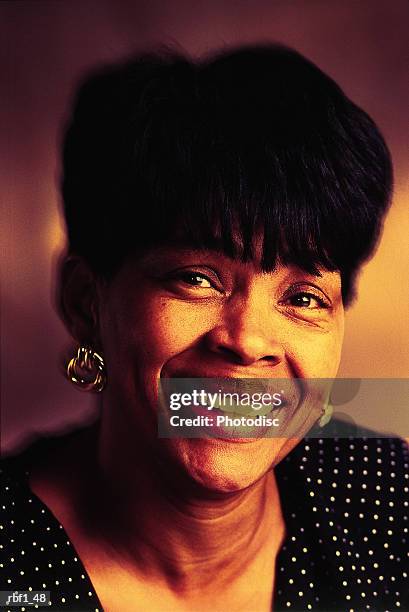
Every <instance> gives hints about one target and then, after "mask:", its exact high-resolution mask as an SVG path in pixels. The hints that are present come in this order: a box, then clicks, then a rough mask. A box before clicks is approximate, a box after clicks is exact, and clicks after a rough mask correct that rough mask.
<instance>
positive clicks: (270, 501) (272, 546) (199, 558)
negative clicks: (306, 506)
mask: <svg viewBox="0 0 409 612" xmlns="http://www.w3.org/2000/svg"><path fill="white" fill-rule="evenodd" d="M108 431H109V432H110V433H109V435H108V433H107V429H104V426H102V427H101V431H100V436H99V441H98V445H99V452H98V456H99V465H98V472H99V474H100V479H99V480H98V481H97V482H96V483H95V493H94V495H93V498H94V508H95V512H92V509H91V513H90V514H89V515H88V518H89V520H88V521H87V523H88V524H87V525H86V528H87V530H88V531H89V530H90V529H92V530H93V531H94V532H95V536H96V537H98V538H99V537H101V536H102V534H103V537H104V539H105V540H106V541H107V543H108V549H109V556H110V558H111V559H112V557H117V558H118V560H120V562H121V564H122V565H124V560H125V564H126V565H127V566H128V567H129V568H132V571H135V568H136V572H137V573H142V574H144V575H145V576H149V577H151V578H152V577H154V578H155V580H156V581H161V582H163V583H164V584H168V585H172V589H173V590H175V589H176V590H178V591H180V592H200V591H202V590H203V589H204V588H205V587H206V586H207V585H208V583H209V577H212V588H218V589H220V588H223V587H225V586H226V585H228V584H231V583H232V581H234V580H235V579H236V578H238V577H243V576H245V575H246V572H248V571H250V570H251V569H252V568H253V569H254V567H255V566H257V567H259V568H260V562H261V560H262V559H264V560H266V559H267V562H268V563H269V564H270V563H273V560H274V558H275V555H276V554H277V552H278V549H279V547H280V545H281V542H282V539H283V536H284V524H283V519H282V515H281V508H280V500H279V494H278V489H277V483H276V480H275V477H274V473H273V472H272V471H270V472H269V473H268V474H266V475H265V476H264V477H263V478H261V479H260V480H259V481H258V482H256V483H254V484H253V485H251V486H250V487H248V488H246V489H244V490H241V491H238V492H234V493H215V492H213V491H208V490H205V489H203V488H200V487H198V486H197V485H195V484H194V483H189V482H187V481H184V482H181V481H178V480H176V479H175V478H174V477H172V476H171V475H170V473H169V472H168V471H165V470H164V469H163V468H161V466H159V465H158V463H157V461H156V460H155V454H154V452H152V450H151V449H148V448H146V447H145V448H140V447H139V448H138V451H137V450H135V444H133V445H130V444H126V443H125V441H126V437H125V438H124V436H116V435H115V436H113V435H112V430H108ZM115 440H121V444H120V445H118V444H116V443H115ZM130 449H132V450H130ZM130 483H131V485H130ZM89 497H90V496H89V483H88V484H87V498H88V499H89ZM101 508H105V509H106V512H105V515H103V516H102V517H101ZM264 550H266V551H267V555H263V554H262V553H263V551H264ZM260 569H261V568H260ZM269 570H270V573H271V568H269Z"/></svg>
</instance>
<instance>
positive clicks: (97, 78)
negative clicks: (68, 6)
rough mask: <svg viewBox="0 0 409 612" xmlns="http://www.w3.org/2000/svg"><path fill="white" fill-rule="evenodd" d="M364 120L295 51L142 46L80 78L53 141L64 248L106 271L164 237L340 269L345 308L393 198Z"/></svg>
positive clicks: (382, 154) (387, 169) (385, 166)
mask: <svg viewBox="0 0 409 612" xmlns="http://www.w3.org/2000/svg"><path fill="white" fill-rule="evenodd" d="M391 188H392V164H391V158H390V153H389V151H388V148H387V146H386V144H385V142H384V140H383V138H382V135H381V134H380V132H379V130H378V128H377V127H376V125H375V123H374V122H373V121H372V119H371V118H370V117H369V116H368V115H367V114H366V113H365V112H364V111H363V110H362V109H360V108H359V107H358V106H357V105H355V104H354V103H353V102H352V101H351V100H349V99H348V98H347V97H346V95H345V94H344V93H343V92H342V90H341V89H340V87H339V86H338V85H337V84H336V83H335V82H334V81H333V80H332V79H331V78H329V77H328V76H327V75H325V74H324V73H323V72H322V71H321V70H320V69H319V68H317V67H316V66H315V65H314V64H313V63H312V62H310V61H309V60H307V59H305V58H304V57H303V56H302V55H300V54H299V53H298V52H296V51H294V50H292V49H288V48H287V47H283V46H281V45H276V44H271V45H263V46H253V47H242V48H238V49H233V50H225V51H223V52H221V53H218V54H216V55H212V56H210V57H206V58H204V59H200V60H193V59H192V58H189V57H187V56H185V55H182V54H179V53H171V52H166V53H163V52H159V53H153V54H152V53H150V54H146V55H140V56H138V57H135V58H132V59H130V60H129V59H128V60H126V61H124V62H123V63H120V64H118V63H117V64H114V65H112V66H109V67H105V68H104V69H102V70H98V71H97V72H94V73H93V74H91V76H88V78H87V79H86V80H85V81H84V82H83V84H82V86H81V88H80V89H79V93H78V96H77V100H76V104H75V107H74V111H73V114H72V118H71V122H70V124H69V127H68V129H67V132H66V135H65V140H64V146H63V181H62V194H63V201H64V212H65V218H66V223H67V229H68V239H69V251H70V252H72V253H76V254H79V255H82V256H83V257H84V258H85V259H86V260H87V261H88V262H89V264H90V265H91V267H92V268H93V269H94V270H95V272H96V273H98V274H101V275H103V276H105V277H109V276H110V275H112V274H114V273H115V271H116V270H117V269H118V267H119V266H120V264H121V262H122V261H123V260H124V258H125V257H127V256H128V255H130V254H137V253H138V252H143V251H145V250H146V249H148V248H149V247H151V246H155V245H159V244H163V243H166V242H172V241H175V242H177V241H186V242H188V243H190V244H195V245H197V246H199V247H200V246H203V247H213V245H214V244H216V243H217V245H218V246H219V247H220V248H222V250H223V251H224V252H225V253H226V254H227V255H230V256H232V257H238V258H240V259H242V260H243V261H248V260H249V259H251V258H252V256H253V242H254V237H255V235H256V234H257V235H259V236H261V237H262V239H263V248H262V261H261V264H262V268H263V270H265V271H270V270H273V269H274V267H275V266H276V265H277V262H278V261H281V262H283V263H294V264H296V265H298V266H299V267H301V268H303V269H305V270H306V271H308V272H313V273H316V272H317V271H318V266H322V267H324V268H326V269H328V270H339V271H340V273H341V278H342V294H343V299H344V303H345V304H347V303H348V302H349V301H350V300H351V297H352V296H353V293H354V279H355V275H356V272H357V270H358V269H359V266H360V265H361V264H362V262H363V261H365V260H366V259H367V258H368V257H369V256H370V255H371V254H372V252H373V250H374V248H375V246H376V243H377V240H378V237H379V234H380V230H381V227H382V220H383V217H384V214H385V212H386V210H387V208H388V204H389V202H390V195H391Z"/></svg>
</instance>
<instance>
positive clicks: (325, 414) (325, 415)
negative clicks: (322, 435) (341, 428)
mask: <svg viewBox="0 0 409 612" xmlns="http://www.w3.org/2000/svg"><path fill="white" fill-rule="evenodd" d="M333 411H334V409H333V407H332V406H331V404H330V403H329V401H328V402H327V403H326V404H325V406H323V408H322V412H321V417H320V419H319V421H318V425H319V426H320V427H325V425H328V423H329V422H330V420H331V417H332V413H333Z"/></svg>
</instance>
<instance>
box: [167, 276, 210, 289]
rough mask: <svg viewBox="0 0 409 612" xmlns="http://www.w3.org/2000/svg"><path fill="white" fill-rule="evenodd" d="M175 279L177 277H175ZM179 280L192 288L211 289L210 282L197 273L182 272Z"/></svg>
mask: <svg viewBox="0 0 409 612" xmlns="http://www.w3.org/2000/svg"><path fill="white" fill-rule="evenodd" d="M175 278H177V277H175ZM179 279H180V280H181V281H183V282H184V283H186V284H187V285H191V286H192V287H199V288H200V289H211V288H212V287H213V285H212V283H211V281H210V280H209V279H208V278H207V276H204V275H203V274H198V273H197V272H184V273H181V274H180V275H179Z"/></svg>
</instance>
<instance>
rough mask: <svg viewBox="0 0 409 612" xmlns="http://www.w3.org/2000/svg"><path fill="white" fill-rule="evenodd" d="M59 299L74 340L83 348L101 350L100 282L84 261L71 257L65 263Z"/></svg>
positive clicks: (61, 269)
mask: <svg viewBox="0 0 409 612" xmlns="http://www.w3.org/2000/svg"><path fill="white" fill-rule="evenodd" d="M57 299H58V310H59V314H60V316H61V318H62V320H63V322H64V324H65V326H66V328H67V330H68V331H69V332H70V334H71V336H72V337H73V338H74V339H75V340H76V341H77V342H78V343H79V344H89V345H91V346H92V347H93V348H95V349H98V347H99V345H100V341H99V322H98V291H97V279H96V276H95V273H94V272H93V271H92V270H91V268H90V266H89V264H87V263H86V261H85V260H84V259H83V258H82V257H79V256H77V255H69V256H67V257H65V259H64V260H63V261H62V262H61V264H60V274H59V285H58V289H57Z"/></svg>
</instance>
